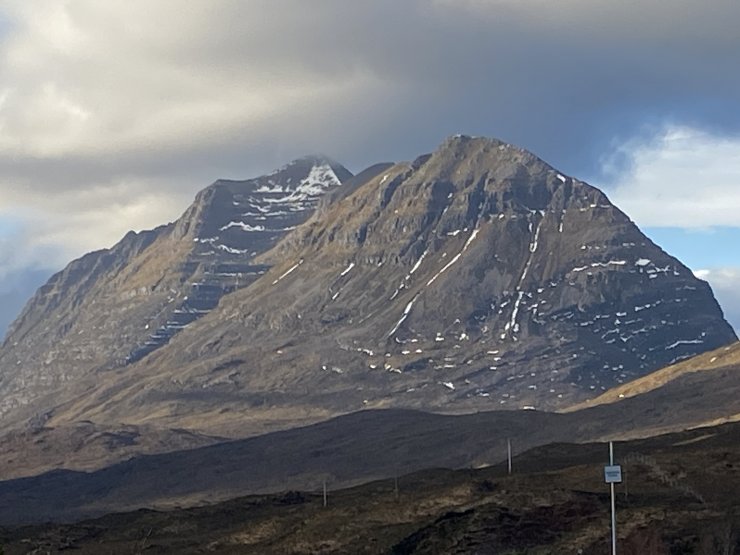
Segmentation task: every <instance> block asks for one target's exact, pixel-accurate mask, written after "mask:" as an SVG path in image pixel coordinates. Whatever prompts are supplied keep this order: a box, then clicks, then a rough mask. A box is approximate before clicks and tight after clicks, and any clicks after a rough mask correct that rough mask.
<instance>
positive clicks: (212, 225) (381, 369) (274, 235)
mask: <svg viewBox="0 0 740 555" xmlns="http://www.w3.org/2000/svg"><path fill="white" fill-rule="evenodd" d="M299 166H300V167H301V168H302V169H301V170H300V171H299V170H298V169H297V168H298V167H299ZM340 174H341V175H340ZM342 181H344V182H345V184H344V185H342V186H339V183H340V182H342ZM327 189H331V190H332V191H331V192H330V193H329V194H327V195H323V197H322V199H323V200H322V201H321V202H319V201H318V198H319V196H321V195H322V194H323V193H324V192H325V191H326V190H327ZM309 214H311V215H310V217H309ZM301 222H303V223H301ZM293 227H295V229H291V228H293ZM735 339H736V336H735V334H734V332H733V330H732V328H731V327H730V326H729V325H728V324H727V322H725V320H724V319H723V316H722V312H721V310H720V308H719V306H718V305H717V303H716V301H715V299H714V297H713V295H712V292H711V290H710V288H709V286H708V285H707V284H706V282H704V281H701V280H699V279H697V278H696V277H694V275H693V274H692V273H691V271H690V270H689V269H688V268H686V267H685V266H684V265H683V264H681V262H680V261H678V260H676V259H675V258H673V257H671V256H670V255H668V254H667V253H665V252H664V251H662V250H661V249H660V248H659V247H658V246H656V245H655V244H653V243H652V242H651V241H650V240H649V239H648V238H647V237H645V236H644V235H643V234H642V233H641V232H640V230H639V229H638V228H637V227H636V226H635V225H634V224H633V223H632V222H631V221H630V220H629V218H628V217H627V216H626V215H625V214H623V213H622V212H621V211H620V210H619V209H618V208H616V207H615V206H614V205H612V204H611V203H610V202H609V200H608V198H607V197H606V196H605V195H604V194H603V193H602V192H601V191H599V190H598V189H595V188H593V187H591V186H589V185H588V184H586V183H584V182H582V181H579V180H578V179H576V178H573V177H570V176H566V175H564V174H562V173H561V172H559V171H557V170H556V169H554V168H553V167H551V166H549V165H548V164H546V163H545V162H543V161H542V160H540V159H539V158H537V157H536V156H534V155H533V154H531V153H529V152H527V151H525V150H523V149H520V148H517V147H514V146H512V145H509V144H507V143H503V142H501V141H497V140H494V139H483V138H472V137H466V136H455V137H451V138H450V139H448V140H447V141H445V142H444V143H443V144H442V145H441V146H440V147H439V148H438V149H437V150H436V151H435V152H434V153H432V154H428V155H424V156H421V157H419V158H417V159H416V160H415V161H413V162H411V163H398V164H392V165H389V164H381V165H377V166H373V167H371V168H369V169H368V170H367V171H365V172H362V173H361V174H359V175H358V176H357V177H355V178H350V177H349V172H347V171H346V170H344V171H342V169H341V168H340V167H339V166H338V165H336V164H332V163H330V162H328V161H324V160H315V159H309V160H304V161H303V163H302V164H293V165H292V166H288V167H287V168H286V169H283V170H281V172H277V173H276V174H274V175H272V176H265V177H263V178H259V179H257V180H251V181H247V182H223V181H221V182H217V183H215V184H214V185H213V186H211V187H209V188H208V189H206V190H205V191H204V192H202V193H201V194H199V195H198V198H197V199H196V202H195V203H194V204H193V206H191V208H189V209H188V211H187V212H186V213H185V214H184V215H183V217H182V218H181V219H180V220H178V221H177V222H175V223H174V224H170V225H168V226H165V227H162V228H158V229H156V230H153V231H151V232H144V233H141V234H130V235H129V236H127V237H126V238H124V240H123V241H122V242H121V243H120V244H119V245H117V246H116V247H114V248H113V249H111V250H110V251H103V252H101V253H93V254H91V255H88V256H87V257H84V258H83V259H81V260H79V261H76V262H74V263H72V264H71V265H70V266H69V267H68V268H67V269H65V270H64V271H63V272H62V273H60V274H58V275H57V276H55V277H54V278H52V280H51V281H50V282H49V283H48V284H47V285H46V286H44V287H43V288H42V289H41V290H40V291H39V293H38V294H37V295H36V297H34V299H33V300H32V301H31V303H30V304H29V305H28V307H27V308H26V310H25V311H24V312H23V314H22V315H21V317H20V318H19V320H18V321H17V322H16V323H15V324H14V326H13V328H12V330H11V332H10V334H9V336H8V339H7V340H6V342H5V344H4V346H3V348H2V351H0V352H1V353H2V354H0V369H1V374H0V375H2V382H1V383H0V392H2V393H3V405H2V406H3V407H4V412H5V419H6V422H11V423H15V424H16V425H17V424H18V423H19V422H21V421H23V420H24V419H28V418H30V417H32V416H34V415H37V416H36V417H35V418H34V419H33V422H34V423H36V424H40V423H43V422H46V423H47V424H48V425H49V426H60V425H67V424H70V423H74V422H77V421H80V420H91V421H93V422H95V423H98V424H111V423H118V422H126V423H128V424H132V425H142V424H147V425H157V426H161V427H162V428H178V427H184V428H189V429H193V430H198V431H201V432H207V433H209V434H224V433H226V434H229V435H232V436H239V435H243V430H242V429H243V428H244V427H246V426H250V425H254V423H255V422H257V423H259V422H271V423H276V422H277V423H280V422H288V423H291V424H292V423H294V422H295V421H297V420H300V419H308V420H309V421H310V420H318V419H323V418H326V417H328V416H331V415H334V414H340V413H345V412H350V411H354V410H357V409H361V408H384V407H401V408H403V407H406V408H421V409H426V410H442V411H447V412H469V411H475V410H491V409H493V408H511V409H517V408H529V409H531V408H537V409H562V408H565V407H567V406H569V405H572V404H573V403H575V402H579V401H583V400H585V399H587V398H590V397H594V396H595V395H597V394H599V393H601V392H603V391H605V390H607V389H609V388H611V387H614V386H617V385H619V384H622V383H625V382H627V381H629V380H631V379H634V378H636V377H640V376H643V375H646V374H648V373H650V372H652V371H654V370H657V369H659V368H662V367H664V366H666V365H668V364H672V363H675V362H677V361H680V360H682V359H685V358H689V357H691V356H693V355H695V354H697V353H701V352H704V351H707V350H710V349H714V348H717V347H719V346H722V345H725V344H727V343H729V342H731V341H734V340H735ZM61 384H63V385H64V387H63V388H59V386H60V385H61ZM39 415H40V417H39Z"/></svg>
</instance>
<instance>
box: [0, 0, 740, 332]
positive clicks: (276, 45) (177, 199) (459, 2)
mask: <svg viewBox="0 0 740 555" xmlns="http://www.w3.org/2000/svg"><path fill="white" fill-rule="evenodd" d="M738 21H740V2H738V1H737V0H702V1H699V0H672V1H671V2H665V1H664V0H621V1H620V2H614V1H613V0H609V1H606V0H560V1H558V2H553V1H552V0H404V1H401V2H399V1H398V0H352V1H351V2H348V1H347V0H312V1H311V2H307V1H306V0H250V2H243V1H241V0H188V2H182V1H181V0H106V2H100V1H97V0H0V336H1V335H2V333H3V330H4V328H5V326H6V325H7V323H8V322H9V321H10V320H12V319H13V318H14V317H15V316H16V315H17V313H18V311H19V310H20V308H21V306H22V305H23V303H24V302H25V300H26V299H27V297H28V296H30V295H31V294H32V292H33V291H34V290H35V288H37V287H38V286H39V285H41V284H42V283H43V282H44V281H45V280H46V279H47V278H48V276H49V275H50V274H51V273H52V272H54V271H57V270H59V269H61V268H62V267H63V266H64V265H65V264H66V263H68V262H69V261H70V260H72V259H73V258H75V257H78V256H80V255H82V254H83V253H85V252H88V251H90V250H94V249H99V248H105V247H110V246H112V245H113V244H114V243H115V242H116V241H117V240H118V239H120V238H121V237H122V236H123V235H124V234H125V233H126V231H128V230H130V229H134V230H140V229H146V228H151V227H154V226H156V225H159V224H161V223H164V222H167V221H171V220H173V219H175V218H177V217H178V216H179V215H180V214H181V213H182V212H183V211H184V209H185V208H186V207H187V205H188V204H189V203H190V201H191V200H192V198H193V196H194V194H195V193H196V192H197V191H198V190H199V189H201V188H203V187H205V186H207V185H208V184H209V183H211V182H213V181H214V180H215V179H217V178H247V177H252V176H256V175H260V174H263V173H265V172H268V171H270V170H271V169H273V168H276V167H279V166H282V165H283V164H284V163H286V162H287V161H289V160H291V159H293V158H296V157H299V156H302V155H305V154H309V153H324V154H327V155H329V156H331V157H333V158H335V159H336V160H339V161H341V162H342V163H343V164H345V165H346V166H347V167H348V168H350V169H351V170H353V171H359V170H361V169H362V168H364V167H366V166H368V165H370V164H372V163H375V162H379V161H396V160H408V159H413V158H415V157H416V156H418V155H419V154H421V153H424V152H429V151H431V150H433V149H434V148H435V147H436V146H437V145H438V144H439V143H441V142H442V141H443V140H444V138H445V137H447V136H449V135H452V134H455V133H465V134H471V135H485V136H491V137H497V138H500V139H503V140H506V141H509V142H512V143H515V144H517V145H519V146H522V147H525V148H527V149H529V150H531V151H533V152H534V153H536V154H537V155H539V156H540V157H542V158H543V159H545V160H546V161H547V162H549V163H550V164H552V165H553V166H555V167H557V168H558V169H560V170H561V171H562V172H564V173H568V174H570V175H573V176H577V177H579V178H581V179H584V180H586V181H588V182H589V183H591V184H593V185H595V186H598V187H600V188H602V189H603V190H604V191H605V192H606V193H607V195H608V196H609V197H610V198H611V199H612V200H613V201H614V202H615V203H616V204H617V205H618V206H619V207H620V208H622V209H623V210H624V211H625V212H626V213H627V214H628V215H630V217H632V218H633V219H634V220H635V222H636V223H637V224H638V225H639V226H640V227H641V228H642V229H643V230H644V231H645V232H646V233H647V234H648V235H649V236H650V237H651V238H652V239H653V240H655V241H656V242H657V243H658V244H660V245H661V246H662V247H663V248H664V249H665V250H667V251H668V252H669V253H671V254H673V255H675V256H677V257H678V258H680V259H681V260H682V261H683V262H684V263H686V264H687V265H688V266H689V267H691V268H692V270H694V272H695V274H696V275H697V276H699V277H701V278H702V279H706V280H708V281H709V282H710V284H711V285H712V287H713V289H714V291H715V294H716V295H717V297H718V299H719V301H720V303H721V305H722V307H723V309H724V311H725V314H726V316H727V318H728V319H729V320H730V321H731V322H732V323H733V325H734V326H735V328H736V329H740V292H739V290H740V288H738V287H737V284H738V282H739V281H740V249H739V248H737V246H736V245H737V244H739V243H740V66H739V62H738V59H737V53H738V52H740V32H738V30H737V22H738Z"/></svg>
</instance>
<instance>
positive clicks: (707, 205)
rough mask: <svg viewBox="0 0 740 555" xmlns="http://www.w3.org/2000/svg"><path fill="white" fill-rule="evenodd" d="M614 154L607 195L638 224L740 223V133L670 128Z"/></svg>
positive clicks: (699, 224) (694, 224)
mask: <svg viewBox="0 0 740 555" xmlns="http://www.w3.org/2000/svg"><path fill="white" fill-rule="evenodd" d="M617 158H618V159H620V160H621V161H623V162H624V161H625V160H626V161H627V165H626V167H625V166H624V165H620V166H619V167H618V168H612V175H613V176H614V178H615V181H614V182H613V183H612V185H611V186H610V187H609V190H610V191H611V194H610V196H611V197H612V200H614V202H615V203H616V204H617V205H618V206H619V207H620V208H622V209H623V210H624V211H625V212H627V214H629V215H630V217H632V218H633V219H634V220H635V222H636V223H637V224H638V225H640V226H650V227H683V228H701V227H710V226H730V227H740V137H738V138H728V137H724V136H715V135H712V134H711V133H708V132H703V131H700V130H697V129H692V128H689V127H678V126H671V127H668V128H666V129H664V130H663V131H661V132H660V133H659V134H658V135H657V136H655V137H653V138H651V139H649V140H643V139H640V140H634V141H631V142H628V143H626V144H624V145H622V146H621V147H619V148H618V149H617Z"/></svg>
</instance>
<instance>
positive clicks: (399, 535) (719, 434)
mask: <svg viewBox="0 0 740 555" xmlns="http://www.w3.org/2000/svg"><path fill="white" fill-rule="evenodd" d="M738 446H740V425H738V424H732V425H724V426H718V427H714V428H707V429H702V430H695V431H692V432H684V433H681V434H672V435H668V436H662V437H657V438H652V439H649V440H642V441H633V442H629V443H619V444H617V445H616V456H617V460H618V462H620V463H621V464H622V466H623V469H624V475H625V477H626V478H625V480H626V481H625V483H624V484H622V485H620V486H618V487H617V515H618V548H619V553H620V554H622V555H673V554H683V555H717V554H723V553H736V552H737V551H738V550H740V521H739V520H738V516H737V514H738V509H740V506H738V499H740V475H738V465H737V464H735V462H734V461H737V459H738V458H739V457H740V448H739V447H738ZM606 457H607V449H606V446H605V445H604V444H590V445H571V444H554V445H549V446H545V447H541V448H538V449H535V450H533V451H529V452H527V453H523V454H521V455H519V456H517V457H516V458H515V459H514V474H513V475H511V476H508V475H507V473H506V468H505V466H504V465H500V466H494V467H489V468H485V469H479V470H460V471H449V470H427V471H423V472H418V473H414V474H411V475H405V476H401V477H400V478H399V479H398V480H393V479H391V480H385V481H378V482H374V483H370V484H366V485H363V486H359V487H355V488H352V489H345V490H341V491H329V494H328V506H326V507H324V506H323V502H322V496H321V494H320V493H316V492H315V491H316V488H313V491H312V492H297V491H290V492H284V493H281V494H274V495H266V496H259V497H257V496H255V497H246V498H241V499H235V500H231V501H228V502H225V503H220V504H213V505H209V506H204V507H200V508H194V509H187V510H181V509H176V510H170V511H136V512H133V513H127V514H117V515H109V516H106V517H103V518H100V519H97V520H89V521H85V522H81V523H79V524H73V525H44V526H37V527H30V528H20V529H4V530H0V543H4V544H5V546H6V547H5V550H6V551H5V552H6V553H7V554H8V555H15V554H20V553H28V552H34V550H38V551H36V552H54V553H56V552H58V551H61V550H74V552H75V553H81V554H87V553H90V554H93V553H94V554H97V553H101V552H105V553H111V554H118V553H139V552H142V553H143V552H151V553H178V554H179V553H183V554H185V553H203V552H210V553H240V554H249V553H254V554H260V555H271V554H281V555H286V554H295V555H297V554H309V553H311V554H318V553H322V554H326V555H329V554H344V553H358V554H360V553H364V554H393V555H402V554H404V555H411V554H419V555H420V554H430V555H431V554H438V553H449V554H459V555H463V554H470V555H472V554H493V553H496V554H503V553H505V554H510V555H516V554H521V555H523V554H525V553H526V554H528V555H566V554H567V555H572V554H574V553H578V554H581V555H606V554H607V553H609V540H608V538H609V496H608V489H607V488H606V486H605V484H604V483H603V465H604V462H605V460H606Z"/></svg>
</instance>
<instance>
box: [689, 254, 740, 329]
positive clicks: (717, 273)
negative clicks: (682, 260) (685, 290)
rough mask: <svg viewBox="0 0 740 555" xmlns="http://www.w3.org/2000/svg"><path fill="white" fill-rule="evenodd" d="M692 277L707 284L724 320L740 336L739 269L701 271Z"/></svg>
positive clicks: (697, 271)
mask: <svg viewBox="0 0 740 555" xmlns="http://www.w3.org/2000/svg"><path fill="white" fill-rule="evenodd" d="M694 275H696V277H698V278H700V279H703V280H705V281H708V282H709V285H711V286H712V290H713V291H714V294H715V296H716V297H717V300H718V301H719V304H720V306H721V307H722V309H723V310H724V313H725V318H726V319H727V320H728V321H729V322H730V324H732V326H733V327H734V328H735V331H736V332H737V333H739V334H740V268H711V269H702V270H696V271H695V272H694Z"/></svg>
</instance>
